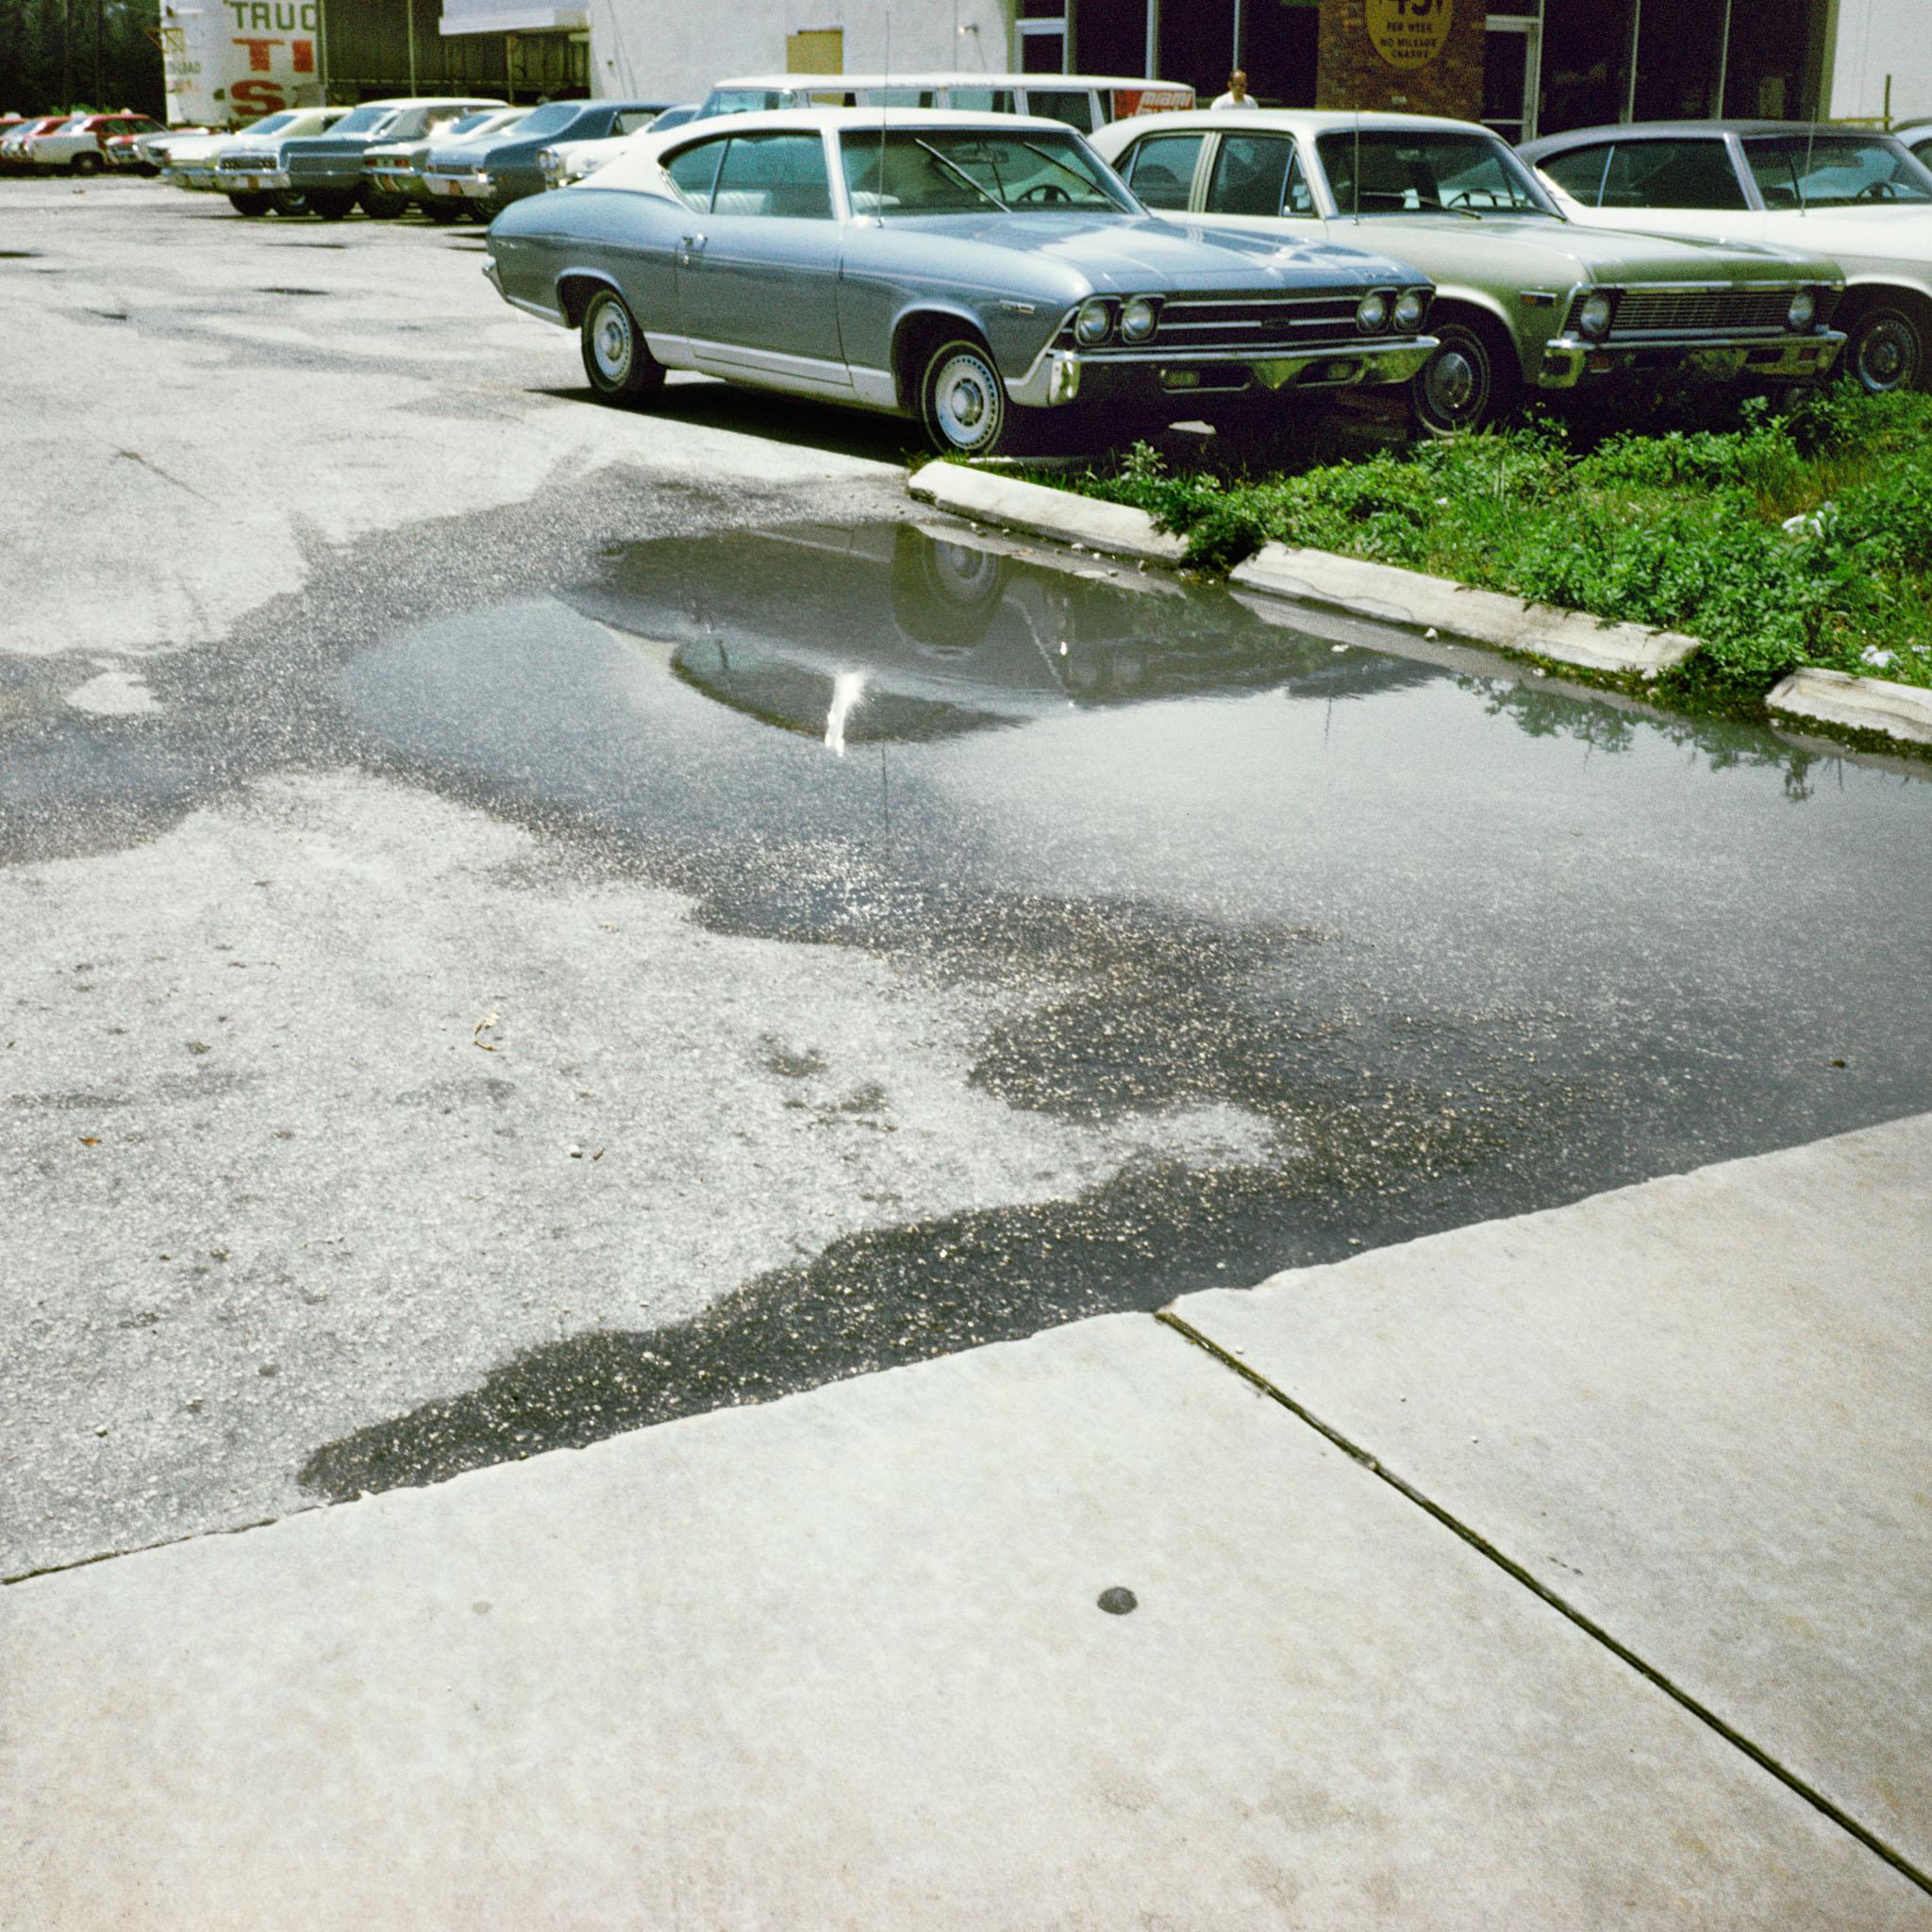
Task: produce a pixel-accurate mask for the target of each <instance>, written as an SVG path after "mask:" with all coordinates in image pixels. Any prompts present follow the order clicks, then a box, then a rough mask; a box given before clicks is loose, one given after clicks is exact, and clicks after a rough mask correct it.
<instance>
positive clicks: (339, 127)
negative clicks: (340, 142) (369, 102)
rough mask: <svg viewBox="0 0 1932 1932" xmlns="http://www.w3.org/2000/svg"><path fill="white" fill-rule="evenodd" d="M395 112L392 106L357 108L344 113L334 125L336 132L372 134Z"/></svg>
mask: <svg viewBox="0 0 1932 1932" xmlns="http://www.w3.org/2000/svg"><path fill="white" fill-rule="evenodd" d="M394 112H395V109H394V108H387V107H369V108H355V109H354V110H353V111H352V112H350V113H347V114H344V115H343V116H342V118H341V120H340V121H338V122H337V123H336V125H335V131H336V133H338V134H374V133H375V130H376V129H377V128H378V127H379V126H381V125H382V124H383V123H384V122H385V121H387V120H388V119H389V117H390V116H391V114H393V113H394Z"/></svg>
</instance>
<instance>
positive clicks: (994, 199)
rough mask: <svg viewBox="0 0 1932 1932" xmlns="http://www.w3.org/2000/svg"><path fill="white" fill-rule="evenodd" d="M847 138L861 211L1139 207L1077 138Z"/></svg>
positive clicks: (952, 133) (942, 134)
mask: <svg viewBox="0 0 1932 1932" xmlns="http://www.w3.org/2000/svg"><path fill="white" fill-rule="evenodd" d="M841 146H842V150H843V154H844V158H845V185H846V187H847V189H848V190H849V191H850V192H851V195H852V208H853V212H854V213H855V214H918V215H965V214H984V213H986V212H988V211H989V210H997V211H999V212H1002V213H1008V212H1011V211H1012V210H1014V209H1020V210H1023V211H1024V210H1032V211H1038V210H1040V209H1041V208H1108V209H1112V210H1114V211H1116V212H1119V213H1126V214H1131V213H1136V212H1138V209H1137V208H1135V205H1134V203H1133V201H1132V200H1131V198H1130V197H1129V196H1128V195H1127V192H1126V191H1125V190H1124V189H1123V188H1122V187H1121V186H1120V185H1119V184H1118V183H1117V182H1116V181H1115V180H1114V178H1113V176H1112V175H1109V174H1108V171H1107V169H1106V167H1105V166H1104V165H1103V164H1102V162H1101V161H1100V160H1099V158H1097V157H1096V156H1094V155H1093V154H1091V152H1090V151H1089V150H1088V149H1087V148H1086V147H1084V146H1082V145H1081V143H1080V142H1077V141H1076V140H1074V138H1073V137H1072V136H1071V135H1064V134H1050V133H1047V132H1045V131H1044V130H1041V132H1039V133H1032V132H1015V133H1012V134H995V133H990V132H983V131H978V130H974V131H973V132H963V131H961V130H958V129H956V128H939V127H928V128H902V129H898V130H895V131H893V132H891V133H884V134H871V133H847V134H845V135H843V136H841Z"/></svg>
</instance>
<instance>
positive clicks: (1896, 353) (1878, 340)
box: [1840, 302, 1926, 395]
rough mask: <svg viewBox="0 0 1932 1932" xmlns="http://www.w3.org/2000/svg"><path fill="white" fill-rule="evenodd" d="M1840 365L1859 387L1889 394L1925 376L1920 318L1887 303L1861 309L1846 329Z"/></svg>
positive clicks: (1912, 386) (1912, 384)
mask: <svg viewBox="0 0 1932 1932" xmlns="http://www.w3.org/2000/svg"><path fill="white" fill-rule="evenodd" d="M1845 337H1846V341H1845V347H1844V356H1843V358H1842V361H1841V362H1840V367H1841V368H1842V369H1843V370H1844V371H1845V372H1846V374H1848V375H1850V376H1851V378H1852V380H1853V381H1854V382H1856V383H1857V385H1858V387H1859V388H1860V389H1862V390H1865V391H1869V392H1870V393H1871V394H1873V395H1890V394H1891V393H1892V391H1895V390H1902V389H1916V388H1918V387H1919V386H1920V384H1921V383H1923V382H1924V379H1925V349H1926V343H1925V331H1924V326H1923V325H1922V324H1921V322H1920V320H1919V318H1918V317H1917V316H1916V315H1914V314H1912V313H1911V312H1910V311H1909V310H1908V309H1906V308H1902V307H1899V306H1898V305H1896V304H1893V303H1890V302H1874V304H1873V305H1872V306H1871V307H1870V308H1863V309H1860V310H1859V312H1858V313H1857V316H1855V317H1854V318H1853V319H1852V321H1851V323H1850V324H1849V325H1847V327H1846V329H1845Z"/></svg>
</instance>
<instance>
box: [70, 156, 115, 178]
mask: <svg viewBox="0 0 1932 1932" xmlns="http://www.w3.org/2000/svg"><path fill="white" fill-rule="evenodd" d="M67 165H68V168H69V169H70V171H71V172H72V173H74V174H75V175H98V174H99V173H100V172H101V170H102V169H103V168H105V167H106V166H107V165H108V164H107V162H106V161H105V160H104V159H103V158H101V157H100V156H99V155H97V154H84V155H75V158H73V159H72V160H71V161H69V162H68V164H67Z"/></svg>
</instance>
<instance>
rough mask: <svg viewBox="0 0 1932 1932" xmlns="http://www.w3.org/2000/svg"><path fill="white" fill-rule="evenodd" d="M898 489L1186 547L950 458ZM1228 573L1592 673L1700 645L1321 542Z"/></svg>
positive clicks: (1667, 660) (1148, 525) (1638, 670)
mask: <svg viewBox="0 0 1932 1932" xmlns="http://www.w3.org/2000/svg"><path fill="white" fill-rule="evenodd" d="M907 488H908V490H909V491H911V493H912V494H913V495H914V496H915V497H917V498H919V499H920V500H921V501H922V502H924V503H930V504H934V505H936V506H937V507H938V508H941V509H947V510H951V511H952V512H953V513H954V514H955V515H956V516H964V517H979V518H983V519H985V520H986V521H987V522H989V523H995V524H1004V525H1008V526H1009V527H1011V528H1014V529H1020V530H1027V531H1030V532H1032V533H1033V534H1034V535H1035V536H1041V537H1052V538H1057V539H1058V540H1059V541H1061V542H1063V543H1076V544H1080V545H1083V546H1084V547H1085V548H1087V549H1089V550H1100V551H1107V552H1110V553H1112V554H1113V555H1116V556H1121V557H1137V558H1145V559H1148V560H1150V561H1153V562H1158V563H1179V562H1181V561H1182V560H1183V559H1184V558H1185V557H1186V555H1187V545H1186V543H1185V542H1184V541H1183V540H1182V539H1180V538H1179V537H1176V536H1174V535H1172V534H1171V533H1169V532H1167V531H1164V530H1160V529H1158V528H1157V527H1156V525H1155V522H1154V519H1153V518H1152V517H1150V516H1149V515H1148V514H1147V512H1146V511H1145V510H1139V509H1134V508H1130V507H1129V506H1128V505H1126V504H1123V503H1103V502H1101V501H1100V500H1099V499H1098V498H1096V497H1091V496H1076V495H1074V494H1073V493H1072V492H1071V491H1065V490H1055V489H1051V488H1049V487H1048V486H1047V485H1045V484H1042V483H1027V482H1024V481H1022V480H1021V479H1020V478H1019V477H1017V476H1001V475H992V474H991V473H989V472H987V471H985V470H969V469H966V468H964V467H963V466H962V465H960V464H958V463H927V464H926V465H925V467H924V469H922V470H920V471H918V472H917V473H916V474H915V475H913V476H912V478H911V480H910V481H909V482H908V485H907ZM1230 581H1231V582H1233V583H1236V584H1239V585H1241V586H1243V587H1244V588H1246V589H1248V590H1250V591H1260V592H1261V593H1262V594H1264V595H1266V596H1270V597H1282V598H1287V599H1289V600H1290V601H1291V602H1294V603H1297V604H1322V605H1326V606H1328V607H1329V608H1334V609H1340V610H1347V611H1351V612H1353V613H1355V614H1356V615H1357V616H1361V617H1373V618H1377V619H1379V620H1380V621H1381V622H1383V623H1385V624H1397V625H1409V626H1410V627H1412V628H1414V629H1416V630H1438V631H1442V632H1447V633H1449V634H1451V635H1453V636H1455V637H1458V638H1469V639H1473V640H1474V641H1476V642H1478V643H1484V644H1492V645H1495V646H1496V647H1498V648H1499V649H1502V650H1506V651H1516V652H1520V653H1522V654H1524V655H1525V656H1528V657H1533V658H1550V659H1552V660H1553V661H1555V662H1557V663H1559V664H1575V665H1580V666H1581V667H1583V668H1584V669H1585V670H1589V671H1611V672H1620V673H1625V674H1635V675H1638V676H1640V677H1655V676H1657V674H1658V673H1659V672H1662V671H1668V670H1670V669H1671V668H1672V666H1674V665H1676V664H1681V663H1682V662H1683V661H1684V659H1685V658H1688V657H1689V656H1690V655H1691V652H1692V651H1694V650H1696V649H1697V648H1698V641H1697V640H1696V639H1695V638H1689V637H1685V636H1683V635H1681V634H1680V633H1679V632H1676V631H1668V630H1647V629H1645V628H1643V627H1642V626H1641V625H1634V624H1612V623H1609V622H1607V621H1605V620H1602V619H1598V618H1594V617H1590V616H1587V615H1585V614H1584V613H1583V612H1581V611H1577V610H1557V609H1554V608H1550V607H1548V606H1546V605H1539V604H1525V603H1524V602H1523V600H1522V599H1521V598H1519V597H1506V596H1503V595H1502V594H1500V593H1499V592H1497V591H1476V590H1471V589H1470V588H1469V587H1468V586H1467V585H1464V584H1457V583H1452V582H1450V581H1449V579H1448V578H1446V577H1432V576H1425V575H1423V573H1422V572H1420V571H1413V570H1400V569H1397V568H1396V567H1395V566H1394V565H1393V564H1387V563H1366V562H1363V561H1362V560H1361V559H1360V558H1353V557H1339V556H1336V555H1334V554H1333V553H1331V552H1329V551H1325V550H1291V549H1290V548H1289V547H1288V546H1287V545H1286V544H1283V543H1266V544H1263V545H1262V547H1261V548H1260V550H1259V551H1257V553H1256V554H1255V556H1253V557H1251V558H1249V559H1248V560H1247V562H1245V563H1243V564H1241V566H1240V567H1239V568H1238V569H1236V570H1235V571H1233V572H1232V573H1231V574H1230Z"/></svg>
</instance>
